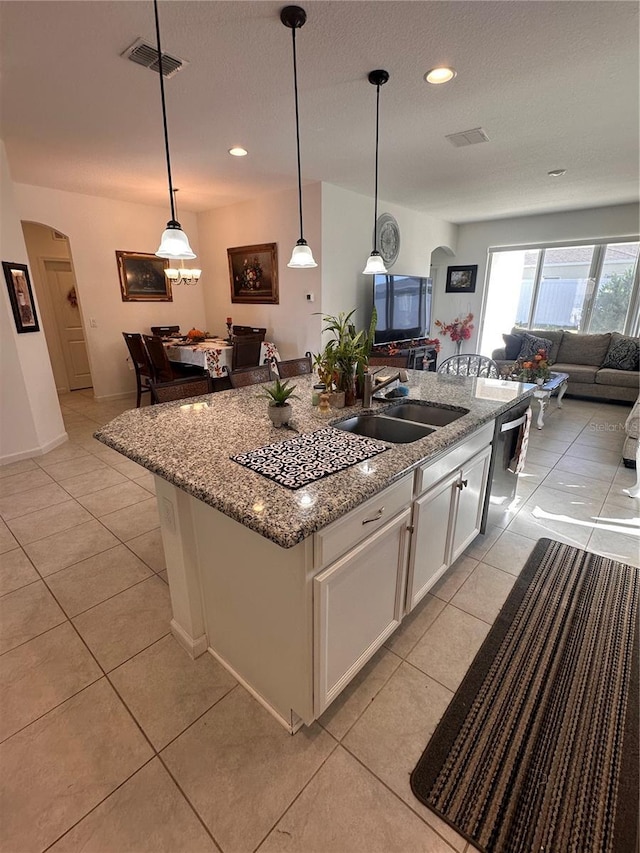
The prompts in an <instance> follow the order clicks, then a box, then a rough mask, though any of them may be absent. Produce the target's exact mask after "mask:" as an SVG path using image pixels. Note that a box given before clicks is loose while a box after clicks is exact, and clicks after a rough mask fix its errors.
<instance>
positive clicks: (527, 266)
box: [481, 241, 640, 354]
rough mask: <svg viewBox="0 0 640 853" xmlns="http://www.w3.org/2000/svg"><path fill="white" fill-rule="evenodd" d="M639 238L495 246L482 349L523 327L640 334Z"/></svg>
mask: <svg viewBox="0 0 640 853" xmlns="http://www.w3.org/2000/svg"><path fill="white" fill-rule="evenodd" d="M639 250H640V242H638V241H634V242H620V243H594V244H592V245H586V246H549V247H545V248H535V249H534V248H529V249H527V248H522V249H513V250H494V251H491V253H490V269H489V287H488V293H487V299H486V304H485V310H484V322H483V331H482V346H481V351H482V352H483V353H484V354H491V351H492V350H493V349H495V348H497V347H500V346H502V334H503V333H505V332H510V331H511V328H512V327H513V326H517V327H518V328H521V329H567V330H571V331H575V332H590V333H593V332H622V333H624V334H636V335H637V334H638V310H639V304H638V253H639Z"/></svg>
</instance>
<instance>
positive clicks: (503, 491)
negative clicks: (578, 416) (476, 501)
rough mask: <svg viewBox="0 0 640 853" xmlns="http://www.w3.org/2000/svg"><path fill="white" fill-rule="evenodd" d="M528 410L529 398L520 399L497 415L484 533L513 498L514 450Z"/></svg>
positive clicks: (484, 512)
mask: <svg viewBox="0 0 640 853" xmlns="http://www.w3.org/2000/svg"><path fill="white" fill-rule="evenodd" d="M528 409H529V400H523V401H522V402H520V403H518V404H517V405H515V406H512V407H511V408H510V409H508V410H507V411H506V412H503V413H502V414H501V415H500V416H499V417H497V418H496V426H495V430H494V433H493V442H492V450H491V461H490V463H489V484H488V486H487V494H486V496H485V500H484V509H483V512H482V525H481V527H480V532H481V533H485V532H486V529H487V525H489V524H495V523H497V522H499V521H500V520H501V519H503V518H504V513H506V512H508V509H509V506H510V505H511V503H512V501H513V500H514V498H515V497H516V492H517V489H518V473H517V470H516V468H517V465H516V462H517V460H516V453H518V450H519V445H520V444H521V438H522V437H523V431H524V430H525V429H526V425H527V410H528ZM529 417H530V416H529ZM525 452H526V448H525Z"/></svg>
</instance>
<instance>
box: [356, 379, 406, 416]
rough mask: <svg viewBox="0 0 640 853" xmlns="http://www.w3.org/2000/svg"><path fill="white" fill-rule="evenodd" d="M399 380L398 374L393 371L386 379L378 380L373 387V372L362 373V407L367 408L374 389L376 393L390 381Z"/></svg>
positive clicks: (389, 383)
mask: <svg viewBox="0 0 640 853" xmlns="http://www.w3.org/2000/svg"><path fill="white" fill-rule="evenodd" d="M396 381H398V382H399V381H400V374H399V373H395V374H394V375H393V376H390V377H389V378H388V379H385V380H384V382H379V383H378V384H377V385H376V386H375V389H374V387H373V383H374V374H373V373H365V374H364V388H363V394H362V407H363V408H365V409H367V408H369V406H370V405H371V401H372V400H373V394H374V390H375V393H376V394H377V393H378V391H382V389H383V388H386V387H387V386H389V385H391V383H392V382H396Z"/></svg>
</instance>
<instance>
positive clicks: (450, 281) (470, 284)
mask: <svg viewBox="0 0 640 853" xmlns="http://www.w3.org/2000/svg"><path fill="white" fill-rule="evenodd" d="M477 275H478V265H477V264H472V265H471V266H468V267H447V284H446V286H445V293H475V292H476V276H477Z"/></svg>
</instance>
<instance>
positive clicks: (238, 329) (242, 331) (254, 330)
mask: <svg viewBox="0 0 640 853" xmlns="http://www.w3.org/2000/svg"><path fill="white" fill-rule="evenodd" d="M232 330H233V334H234V335H258V336H259V337H260V340H261V341H263V340H264V338H265V335H266V334H267V330H266V329H262V328H259V327H255V326H232Z"/></svg>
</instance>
